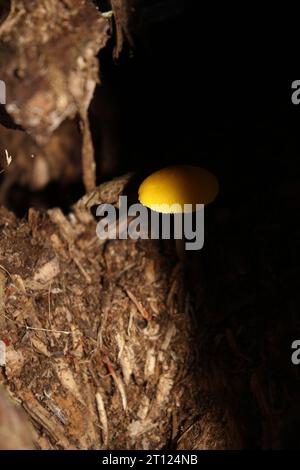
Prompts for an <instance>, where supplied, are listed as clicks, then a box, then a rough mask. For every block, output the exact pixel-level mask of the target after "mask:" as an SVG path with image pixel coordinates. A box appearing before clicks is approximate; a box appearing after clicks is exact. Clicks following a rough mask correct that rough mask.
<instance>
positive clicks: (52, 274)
mask: <svg viewBox="0 0 300 470" xmlns="http://www.w3.org/2000/svg"><path fill="white" fill-rule="evenodd" d="M127 181H128V176H126V177H125V178H124V180H122V178H118V179H117V180H116V181H112V182H110V183H106V184H105V185H104V186H103V187H102V188H101V187H100V188H99V190H98V191H97V195H98V196H99V197H98V200H97V197H96V196H95V193H94V194H93V195H92V197H90V198H86V197H85V198H84V199H83V200H81V201H80V202H79V204H77V205H76V206H75V207H74V208H73V211H72V212H71V213H70V214H69V215H68V216H66V215H64V214H63V213H62V212H61V210H60V209H52V210H49V211H48V212H47V213H42V212H38V211H35V210H32V209H31V210H30V212H29V216H28V221H24V220H23V221H20V220H18V219H17V218H16V217H15V216H14V215H13V214H12V213H10V212H8V211H7V210H5V209H1V211H0V224H1V226H2V227H3V228H2V236H1V240H0V267H1V269H0V272H1V275H2V289H1V290H0V292H1V296H2V299H1V305H2V311H1V314H0V329H1V338H5V342H6V345H7V347H6V364H5V367H2V375H1V377H2V380H1V381H2V383H3V386H4V387H5V388H6V389H7V390H8V391H9V392H10V394H11V395H12V396H13V397H14V398H15V400H17V401H18V402H19V403H21V405H22V407H23V409H24V410H25V411H26V413H27V416H28V418H29V419H30V420H31V421H32V423H33V424H34V426H35V429H36V433H35V437H34V439H35V446H36V447H37V448H42V449H161V448H165V447H169V448H170V447H173V448H190V449H194V448H209V449H212V448H228V447H232V446H233V445H234V444H233V443H232V442H230V438H229V437H228V434H227V433H226V426H225V425H224V419H223V418H222V419H221V415H220V413H219V411H218V410H217V408H216V407H215V404H214V402H213V400H211V399H210V396H209V394H208V393H206V392H205V393H204V392H203V390H202V388H201V376H199V371H200V370H201V368H199V357H198V353H197V351H198V345H197V322H196V321H195V312H194V307H193V301H192V297H191V296H190V295H189V294H188V291H187V290H186V287H185V285H184V276H183V272H182V268H181V266H180V265H179V264H178V263H177V260H176V257H174V255H173V254H172V250H169V249H168V246H166V247H165V249H164V251H163V252H162V247H161V245H160V241H158V240H155V241H151V240H137V241H134V240H107V241H100V240H99V239H98V238H97V236H96V221H95V220H94V218H93V217H92V216H91V214H90V212H89V210H88V209H87V208H88V207H89V205H90V204H91V201H94V202H96V201H98V202H101V200H103V201H104V200H105V202H108V201H109V200H110V201H111V202H112V203H115V202H116V200H117V197H118V195H119V194H120V192H121V191H122V189H123V186H124V185H125V184H126V183H127Z"/></svg>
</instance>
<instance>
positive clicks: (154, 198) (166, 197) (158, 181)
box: [139, 165, 219, 260]
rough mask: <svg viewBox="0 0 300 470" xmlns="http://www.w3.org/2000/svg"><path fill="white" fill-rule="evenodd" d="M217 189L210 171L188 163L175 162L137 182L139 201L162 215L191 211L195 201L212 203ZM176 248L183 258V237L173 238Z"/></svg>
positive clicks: (216, 183)
mask: <svg viewBox="0 0 300 470" xmlns="http://www.w3.org/2000/svg"><path fill="white" fill-rule="evenodd" d="M218 191H219V183H218V180H217V178H216V177H215V176H214V175H213V174H212V173H210V172H209V171H207V170H205V169H204V168H199V167H196V166H191V165H176V166H170V167H167V168H163V169H162V170H158V171H156V172H155V173H152V174H151V175H150V176H148V177H147V178H146V179H145V180H144V181H143V182H142V184H141V185H140V188H139V201H140V202H141V203H142V204H143V205H144V206H146V207H149V209H151V210H154V211H156V212H160V213H164V214H171V213H173V214H176V213H177V214H178V213H183V212H194V211H196V210H197V207H196V205H197V204H201V205H206V204H209V203H210V202H212V201H213V200H214V199H215V198H216V196H217V194H218ZM187 205H189V207H187ZM176 250H177V254H178V256H179V258H180V259H181V260H183V259H184V257H185V256H184V253H185V250H184V242H183V240H182V239H180V240H176Z"/></svg>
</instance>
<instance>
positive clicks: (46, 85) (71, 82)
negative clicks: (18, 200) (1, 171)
mask: <svg viewBox="0 0 300 470" xmlns="http://www.w3.org/2000/svg"><path fill="white" fill-rule="evenodd" d="M108 28H109V23H108V20H107V19H105V18H104V17H102V15H101V14H100V13H99V11H98V10H97V9H96V7H95V6H94V5H93V3H92V2H91V1H89V0H83V1H81V2H78V1H77V0H66V1H64V2H61V1H58V0H47V1H46V0H45V1H44V0H43V1H40V0H39V1H37V0H30V1H28V0H26V1H25V0H24V1H23V0H22V1H20V0H18V1H17V0H12V2H11V7H10V13H9V15H8V16H7V18H6V19H5V21H4V22H3V23H2V24H0V51H1V63H0V76H1V79H2V80H4V81H5V83H6V89H7V104H6V111H7V112H8V114H9V115H10V116H11V117H12V119H13V121H14V122H15V123H16V124H17V125H19V126H21V127H22V128H23V129H25V130H26V131H27V132H28V133H30V135H31V136H32V137H33V138H34V139H35V140H36V141H37V142H38V143H39V144H42V143H45V142H47V140H48V139H49V137H50V136H51V135H52V133H53V132H54V131H55V129H57V128H58V127H59V125H60V124H61V123H62V122H63V121H64V120H65V119H66V118H72V117H74V116H75V115H76V113H78V114H79V115H80V116H81V119H82V122H83V170H84V182H85V184H86V187H87V189H88V190H91V189H92V188H93V186H94V185H95V168H94V164H93V146H92V143H91V137H90V133H89V129H88V121H87V114H86V113H87V108H88V106H89V103H90V101H91V99H92V96H93V93H94V89H95V86H96V83H97V82H98V75H99V70H98V60H97V58H96V55H97V53H98V51H99V50H100V49H101V48H102V47H104V46H105V44H106V42H107V40H108Z"/></svg>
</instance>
